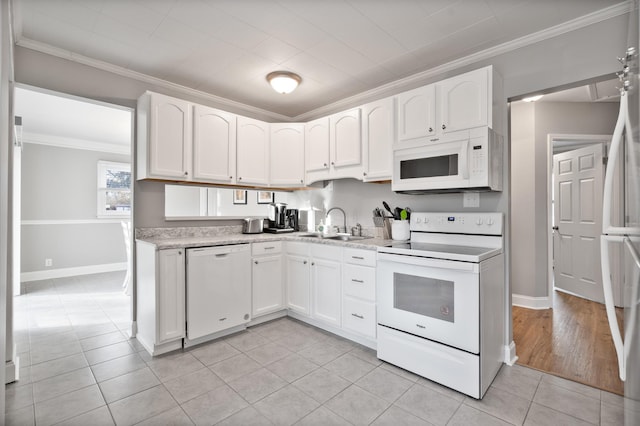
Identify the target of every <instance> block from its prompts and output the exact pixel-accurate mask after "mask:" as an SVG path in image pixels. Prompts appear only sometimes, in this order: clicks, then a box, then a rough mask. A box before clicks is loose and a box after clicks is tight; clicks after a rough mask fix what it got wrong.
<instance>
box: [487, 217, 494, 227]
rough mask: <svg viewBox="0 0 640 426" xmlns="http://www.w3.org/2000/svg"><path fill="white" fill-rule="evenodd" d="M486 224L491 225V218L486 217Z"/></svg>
mask: <svg viewBox="0 0 640 426" xmlns="http://www.w3.org/2000/svg"><path fill="white" fill-rule="evenodd" d="M487 225H489V226H491V225H493V219H491V218H489V219H487Z"/></svg>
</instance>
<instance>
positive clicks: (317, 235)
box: [297, 232, 373, 241]
mask: <svg viewBox="0 0 640 426" xmlns="http://www.w3.org/2000/svg"><path fill="white" fill-rule="evenodd" d="M297 236H298V237H304V238H322V239H324V240H339V241H358V240H366V239H367V238H373V237H359V236H356V235H349V234H329V235H326V234H321V233H319V232H314V233H308V234H298V235H297Z"/></svg>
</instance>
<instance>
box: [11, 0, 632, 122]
mask: <svg viewBox="0 0 640 426" xmlns="http://www.w3.org/2000/svg"><path fill="white" fill-rule="evenodd" d="M632 9H633V0H626V1H624V2H621V3H618V4H615V5H613V6H609V7H607V8H604V9H601V10H598V11H596V12H592V13H590V14H587V15H584V16H581V17H579V18H576V19H572V20H570V21H567V22H564V23H562V24H558V25H556V26H553V27H550V28H547V29H544V30H541V31H538V32H535V33H532V34H528V35H526V36H523V37H520V38H517V39H515V40H511V41H508V42H505V43H502V44H499V45H497V46H494V47H490V48H488V49H485V50H482V51H480V52H476V53H473V54H471V55H468V56H465V57H463V58H460V59H456V60H454V61H451V62H447V63H445V64H442V65H439V66H437V67H434V68H430V69H428V70H425V71H422V72H419V73H416V74H412V75H410V76H408V77H405V78H402V79H399V80H395V81H393V82H391V83H387V84H384V85H382V86H378V87H376V88H374V89H371V90H367V91H365V92H361V93H358V94H356V95H353V96H350V97H348V98H344V99H341V100H340V101H337V102H333V103H331V104H328V105H325V106H323V107H320V108H316V109H314V110H311V111H307V112H305V113H302V114H299V115H297V116H294V117H290V116H286V115H283V114H278V113H275V112H272V111H267V110H264V109H262V108H257V107H253V106H251V105H247V104H243V103H240V102H236V101H233V100H230V99H226V98H222V97H220V96H216V95H212V94H210V93H207V92H203V91H200V90H196V89H192V88H189V87H186V86H182V85H180V84H176V83H172V82H170V81H167V80H163V79H161V78H157V77H152V76H150V75H147V74H143V73H139V72H137V71H133V70H130V69H128V68H124V67H121V66H119V65H114V64H110V63H108V62H104V61H99V60H97V59H92V58H89V57H87V56H84V55H80V54H77V53H74V52H71V51H68V50H66V49H60V48H57V47H54V46H51V45H49V44H46V43H42V42H38V41H34V40H31V39H28V38H25V37H23V36H22V34H21V33H20V34H18V33H17V31H16V36H15V40H16V45H18V46H21V47H24V48H27V49H31V50H35V51H38V52H42V53H46V54H48V55H52V56H56V57H59V58H62V59H67V60H70V61H73V62H77V63H80V64H83V65H87V66H90V67H93V68H97V69H100V70H103V71H108V72H111V73H114V74H117V75H120V76H123V77H128V78H131V79H134V80H138V81H143V82H145V83H149V84H153V85H155V86H159V87H164V88H166V89H170V90H173V91H175V92H179V93H184V94H187V95H191V96H196V97H199V98H204V99H208V100H210V101H212V102H215V103H217V104H220V105H222V106H228V107H232V108H236V109H240V110H243V111H246V112H248V113H250V114H257V115H263V116H266V117H270V118H272V119H274V120H276V121H285V122H288V121H308V120H311V119H314V118H318V117H322V116H324V115H328V114H331V113H334V112H337V111H340V110H342V109H346V108H350V107H352V106H353V105H356V104H358V103H366V102H368V101H371V100H374V99H376V98H379V97H381V96H386V95H388V94H389V93H394V92H400V91H403V90H406V89H407V88H408V87H409V86H411V85H412V84H415V83H420V82H422V81H426V80H428V79H429V78H433V77H437V76H438V75H440V74H443V73H446V72H450V71H455V70H456V69H458V68H461V67H464V66H467V65H471V64H474V63H476V62H479V61H482V60H486V59H490V58H493V57H495V56H498V55H501V54H504V53H508V52H511V51H514V50H517V49H520V48H523V47H526V46H529V45H532V44H535V43H538V42H541V41H544V40H548V39H550V38H553V37H557V36H559V35H562V34H566V33H568V32H571V31H575V30H578V29H581V28H584V27H587V26H589V25H593V24H596V23H599V22H602V21H606V20H608V19H611V18H615V17H617V16H620V15H624V14H626V13H629V12H630V11H631V10H632ZM16 29H17V28H16Z"/></svg>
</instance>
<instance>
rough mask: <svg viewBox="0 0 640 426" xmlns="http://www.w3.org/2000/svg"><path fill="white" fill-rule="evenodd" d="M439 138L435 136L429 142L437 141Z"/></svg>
mask: <svg viewBox="0 0 640 426" xmlns="http://www.w3.org/2000/svg"><path fill="white" fill-rule="evenodd" d="M439 140H440V139H439V138H433V139H429V142H437V141H439Z"/></svg>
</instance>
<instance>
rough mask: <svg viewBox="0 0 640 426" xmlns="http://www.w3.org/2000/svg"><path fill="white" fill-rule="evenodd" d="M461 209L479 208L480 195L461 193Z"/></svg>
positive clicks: (477, 193)
mask: <svg viewBox="0 0 640 426" xmlns="http://www.w3.org/2000/svg"><path fill="white" fill-rule="evenodd" d="M462 207H480V193H479V192H465V193H463V195H462Z"/></svg>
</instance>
